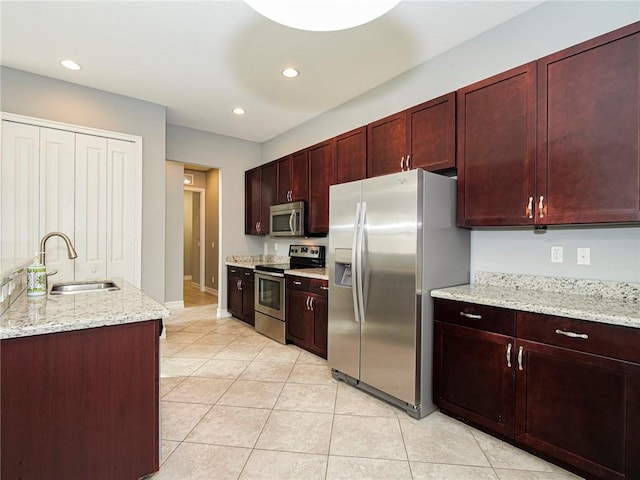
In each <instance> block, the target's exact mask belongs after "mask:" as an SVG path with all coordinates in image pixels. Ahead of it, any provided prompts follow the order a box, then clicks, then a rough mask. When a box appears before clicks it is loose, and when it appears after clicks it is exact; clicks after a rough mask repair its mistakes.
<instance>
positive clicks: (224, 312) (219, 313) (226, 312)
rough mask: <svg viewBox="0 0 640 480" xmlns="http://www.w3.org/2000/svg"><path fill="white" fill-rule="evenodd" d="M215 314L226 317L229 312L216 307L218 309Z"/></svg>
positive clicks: (228, 315)
mask: <svg viewBox="0 0 640 480" xmlns="http://www.w3.org/2000/svg"><path fill="white" fill-rule="evenodd" d="M216 316H217V317H218V318H226V317H230V316H231V314H230V313H229V312H228V311H227V309H226V308H225V309H221V308H220V307H218V310H217V311H216Z"/></svg>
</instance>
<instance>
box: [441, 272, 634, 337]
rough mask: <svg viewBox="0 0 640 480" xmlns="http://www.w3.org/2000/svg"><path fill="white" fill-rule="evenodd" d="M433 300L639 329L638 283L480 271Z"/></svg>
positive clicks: (444, 289)
mask: <svg viewBox="0 0 640 480" xmlns="http://www.w3.org/2000/svg"><path fill="white" fill-rule="evenodd" d="M431 296H432V297H434V298H443V299H448V300H458V301H462V302H469V303H477V304H481V305H490V306H494V307H503V308H510V309H513V310H521V311H525V312H535V313H542V314H547V315H556V316H560V317H568V318H575V319H579V320H588V321H593V322H600V323H608V324H612V325H620V326H625V327H633V328H640V284H638V283H621V282H600V281H592V280H577V279H566V278H562V279H561V278H551V277H550V278H547V277H534V276H527V275H509V274H493V273H486V272H479V273H478V274H477V275H476V281H475V283H473V284H471V285H461V286H457V287H450V288H439V289H436V290H433V291H432V292H431Z"/></svg>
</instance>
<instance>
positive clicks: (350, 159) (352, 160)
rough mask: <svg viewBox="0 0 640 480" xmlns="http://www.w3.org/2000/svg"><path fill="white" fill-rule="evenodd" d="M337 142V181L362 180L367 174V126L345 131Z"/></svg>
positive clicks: (337, 138)
mask: <svg viewBox="0 0 640 480" xmlns="http://www.w3.org/2000/svg"><path fill="white" fill-rule="evenodd" d="M335 142H336V146H335V149H336V152H335V153H336V172H335V173H336V181H335V183H345V182H352V181H355V180H362V179H363V178H366V176H367V127H360V128H356V129H355V130H351V131H350V132H347V133H343V134H342V135H339V136H337V137H336V139H335Z"/></svg>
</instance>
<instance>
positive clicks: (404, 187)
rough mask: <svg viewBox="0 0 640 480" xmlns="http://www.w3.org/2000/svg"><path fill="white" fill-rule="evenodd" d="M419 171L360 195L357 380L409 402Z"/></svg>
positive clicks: (413, 398) (367, 187)
mask: <svg viewBox="0 0 640 480" xmlns="http://www.w3.org/2000/svg"><path fill="white" fill-rule="evenodd" d="M418 173H419V171H416V170H414V171H410V172H404V173H398V174H395V175H388V176H386V177H376V178H373V179H369V180H367V181H366V182H364V183H363V195H362V199H363V202H366V219H365V240H364V255H363V257H364V258H363V270H364V277H363V280H364V289H363V290H364V302H365V318H364V321H363V323H362V347H361V349H362V354H361V375H360V378H361V380H362V381H363V382H365V383H367V384H369V385H371V386H373V387H375V388H377V389H379V390H382V391H384V392H387V393H389V394H390V395H393V396H394V397H396V398H398V399H400V400H403V401H405V402H407V403H409V404H411V405H414V404H416V403H417V400H418V398H417V396H418V392H417V391H416V374H417V372H416V368H417V366H416V348H417V326H416V314H417V302H418V301H419V297H417V296H416V291H417V290H416V289H417V276H416V254H417V238H418V225H419V224H418V194H417V191H418V190H417V189H418ZM391 299H393V300H392V301H390V300H391Z"/></svg>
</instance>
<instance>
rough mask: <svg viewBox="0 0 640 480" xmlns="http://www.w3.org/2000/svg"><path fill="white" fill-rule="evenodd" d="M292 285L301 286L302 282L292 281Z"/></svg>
mask: <svg viewBox="0 0 640 480" xmlns="http://www.w3.org/2000/svg"><path fill="white" fill-rule="evenodd" d="M293 284H294V285H302V282H299V281H297V280H294V281H293Z"/></svg>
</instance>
